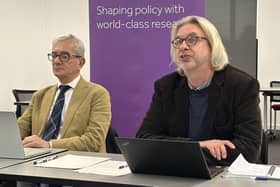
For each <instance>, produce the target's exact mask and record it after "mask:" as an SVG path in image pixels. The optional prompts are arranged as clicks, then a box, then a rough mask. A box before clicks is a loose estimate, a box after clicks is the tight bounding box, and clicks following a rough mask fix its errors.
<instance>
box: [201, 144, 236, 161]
mask: <svg viewBox="0 0 280 187" xmlns="http://www.w3.org/2000/svg"><path fill="white" fill-rule="evenodd" d="M199 144H200V147H204V148H207V149H208V150H209V151H210V153H211V155H212V156H213V157H214V158H216V159H217V160H221V159H226V158H227V151H226V146H227V147H229V148H230V149H235V145H234V144H233V143H232V142H231V141H229V140H204V141H200V142H199Z"/></svg>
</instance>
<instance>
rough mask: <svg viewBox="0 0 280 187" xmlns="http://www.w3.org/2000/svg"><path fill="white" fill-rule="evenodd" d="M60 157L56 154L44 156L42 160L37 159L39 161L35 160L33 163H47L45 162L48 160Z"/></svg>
mask: <svg viewBox="0 0 280 187" xmlns="http://www.w3.org/2000/svg"><path fill="white" fill-rule="evenodd" d="M56 158H58V156H57V155H54V156H50V157H48V158H43V159H42V160H37V161H34V162H33V164H34V165H36V164H42V163H45V162H48V161H51V160H54V159H56Z"/></svg>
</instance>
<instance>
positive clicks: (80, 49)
mask: <svg viewBox="0 0 280 187" xmlns="http://www.w3.org/2000/svg"><path fill="white" fill-rule="evenodd" d="M65 40H73V42H74V44H75V52H76V55H79V56H81V57H84V56H85V46H84V43H83V41H82V40H80V39H79V38H77V37H76V36H75V35H73V34H69V35H66V36H60V37H58V38H56V39H54V40H53V43H52V44H53V46H55V45H56V44H57V43H58V42H61V41H65Z"/></svg>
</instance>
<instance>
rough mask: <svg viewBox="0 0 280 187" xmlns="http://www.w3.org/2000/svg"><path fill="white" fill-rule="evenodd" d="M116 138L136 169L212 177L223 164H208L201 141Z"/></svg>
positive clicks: (138, 170) (132, 166)
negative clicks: (210, 165) (209, 165)
mask: <svg viewBox="0 0 280 187" xmlns="http://www.w3.org/2000/svg"><path fill="white" fill-rule="evenodd" d="M115 139H116V142H117V144H118V146H119V148H120V150H121V152H122V154H123V156H124V158H125V160H126V162H127V164H128V166H129V168H130V170H131V171H132V172H133V173H145V174H159V175H171V176H180V177H196V178H205V179H211V178H213V177H214V176H216V175H218V174H219V173H221V172H222V171H223V170H224V167H220V166H213V167H208V165H207V162H206V159H205V157H204V154H203V152H202V149H201V147H200V145H199V143H198V142H195V141H181V140H179V141H178V140H166V139H165V140H163V139H137V138H134V139H131V138H118V137H116V138H115Z"/></svg>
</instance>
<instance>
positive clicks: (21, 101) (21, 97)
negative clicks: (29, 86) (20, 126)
mask: <svg viewBox="0 0 280 187" xmlns="http://www.w3.org/2000/svg"><path fill="white" fill-rule="evenodd" d="M12 91H13V94H14V96H15V99H16V102H15V103H14V104H15V105H16V116H17V118H18V117H20V116H21V115H22V114H23V112H24V111H25V109H26V108H27V106H28V104H29V101H30V100H31V97H32V94H33V93H34V92H36V90H22V89H13V90H12Z"/></svg>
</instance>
